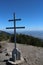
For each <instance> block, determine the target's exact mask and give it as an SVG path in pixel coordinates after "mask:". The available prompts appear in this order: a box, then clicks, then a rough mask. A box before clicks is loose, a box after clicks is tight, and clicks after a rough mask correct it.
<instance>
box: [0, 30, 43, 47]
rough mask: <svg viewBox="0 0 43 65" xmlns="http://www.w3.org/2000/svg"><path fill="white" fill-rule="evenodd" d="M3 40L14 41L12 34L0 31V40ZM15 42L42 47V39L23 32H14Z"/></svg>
mask: <svg viewBox="0 0 43 65" xmlns="http://www.w3.org/2000/svg"><path fill="white" fill-rule="evenodd" d="M3 40H9V41H10V42H14V34H9V33H7V32H3V31H1V33H0V41H3ZM16 42H17V43H19V44H26V45H33V46H38V47H43V40H41V39H38V38H35V37H32V36H28V35H24V34H16Z"/></svg>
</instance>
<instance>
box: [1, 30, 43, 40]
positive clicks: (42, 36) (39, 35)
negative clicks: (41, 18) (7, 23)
mask: <svg viewBox="0 0 43 65" xmlns="http://www.w3.org/2000/svg"><path fill="white" fill-rule="evenodd" d="M0 33H1V34H2V33H4V34H8V35H10V34H13V31H8V32H6V31H1V30H0ZM17 33H18V34H20V33H21V34H25V35H29V36H33V37H36V38H40V39H43V31H17Z"/></svg>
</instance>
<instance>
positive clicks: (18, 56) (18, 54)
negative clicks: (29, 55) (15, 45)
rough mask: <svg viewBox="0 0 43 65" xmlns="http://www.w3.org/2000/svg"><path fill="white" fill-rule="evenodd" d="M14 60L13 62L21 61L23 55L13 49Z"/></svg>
mask: <svg viewBox="0 0 43 65" xmlns="http://www.w3.org/2000/svg"><path fill="white" fill-rule="evenodd" d="M12 59H13V61H16V60H20V59H21V53H20V51H19V50H18V49H13V51H12Z"/></svg>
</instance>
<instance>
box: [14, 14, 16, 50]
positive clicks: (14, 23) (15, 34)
mask: <svg viewBox="0 0 43 65" xmlns="http://www.w3.org/2000/svg"><path fill="white" fill-rule="evenodd" d="M14 41H15V49H16V20H15V13H14Z"/></svg>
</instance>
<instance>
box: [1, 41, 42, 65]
mask: <svg viewBox="0 0 43 65" xmlns="http://www.w3.org/2000/svg"><path fill="white" fill-rule="evenodd" d="M0 43H1V44H2V53H0V65H11V64H8V63H7V61H8V60H9V58H11V56H12V50H13V48H14V43H8V42H5V41H4V42H0ZM17 48H18V49H19V50H20V51H21V54H22V56H23V58H24V62H23V63H22V64H21V65H43V48H41V47H34V46H30V45H23V44H17ZM6 53H8V54H9V55H6Z"/></svg>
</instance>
